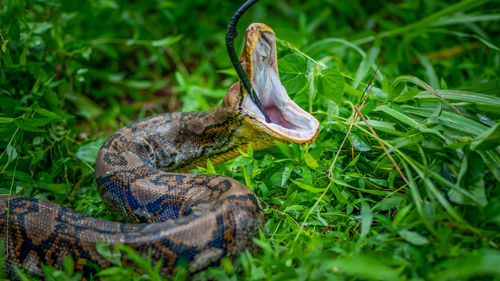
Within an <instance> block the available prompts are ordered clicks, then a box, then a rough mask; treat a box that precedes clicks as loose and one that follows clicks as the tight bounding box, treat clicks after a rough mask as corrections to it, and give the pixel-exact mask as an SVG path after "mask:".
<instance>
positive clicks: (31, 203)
mask: <svg viewBox="0 0 500 281" xmlns="http://www.w3.org/2000/svg"><path fill="white" fill-rule="evenodd" d="M217 114H218V111H217V110H212V111H209V112H198V113H172V114H162V115H157V116H155V117H152V118H147V119H144V120H142V121H139V122H136V123H134V124H132V125H130V126H127V127H125V128H123V129H121V130H119V131H118V132H117V133H115V134H114V135H113V136H112V137H111V138H109V139H108V141H107V142H106V143H105V144H104V146H103V147H102V149H101V151H100V153H99V156H98V159H97V164H96V180H97V183H98V191H99V193H100V195H101V197H102V199H103V201H104V202H105V203H106V205H107V206H108V207H109V208H111V209H112V210H113V211H115V212H116V213H117V214H119V215H121V216H122V217H123V218H125V219H126V220H127V221H129V222H136V223H139V222H157V223H148V224H146V223H143V224H125V223H117V222H109V221H103V220H100V219H95V218H92V217H90V216H87V215H83V214H80V213H77V212H75V211H72V210H69V209H67V208H65V207H61V206H57V205H55V204H52V203H49V202H45V201H40V200H37V199H33V198H26V197H12V198H11V199H10V202H9V200H8V197H7V196H2V197H0V210H2V213H1V215H0V224H1V225H2V227H1V229H0V236H1V237H6V235H5V233H6V232H7V231H8V240H7V241H8V244H7V245H6V247H7V248H8V249H9V252H8V254H9V257H8V259H7V260H6V262H5V265H4V266H5V268H6V269H7V271H9V272H13V271H14V267H15V266H17V267H19V268H24V269H26V270H28V271H29V272H32V273H35V274H42V272H41V269H40V263H43V264H47V265H53V266H56V267H61V266H62V262H63V260H64V257H65V256H67V255H71V256H73V258H74V259H75V264H76V269H77V270H81V269H84V267H85V265H86V264H87V261H92V262H94V263H97V264H99V265H100V266H101V267H106V266H109V265H110V263H109V262H108V261H107V260H105V259H104V258H103V257H102V256H101V255H99V254H98V253H97V251H96V249H95V242H98V241H106V242H108V243H110V244H111V245H112V244H117V243H119V244H124V245H127V246H129V247H131V248H133V249H135V250H137V251H138V252H139V253H140V254H142V255H143V256H147V253H148V250H149V249H150V248H151V254H152V258H153V260H160V259H163V265H162V271H163V272H164V273H165V274H168V273H169V272H170V271H171V270H172V269H173V268H174V266H175V265H176V264H177V263H178V262H179V261H182V262H183V263H184V264H188V265H189V270H190V271H191V272H195V271H197V270H200V269H202V268H204V267H206V266H208V265H210V264H211V263H214V262H216V261H218V260H219V259H220V258H221V257H222V256H223V255H229V256H232V255H233V256H234V255H236V254H238V253H239V252H241V251H242V250H243V249H245V248H246V247H248V246H250V245H249V243H250V239H249V237H253V236H254V235H255V233H256V231H257V229H258V227H259V226H260V224H261V220H262V215H261V213H260V209H259V204H258V202H257V198H256V197H255V195H254V194H253V193H252V192H251V191H250V190H249V189H248V188H247V187H246V186H244V185H242V184H240V183H239V182H237V181H235V180H233V179H230V178H226V177H221V176H214V175H199V174H182V173H169V172H165V171H163V170H169V169H174V168H183V167H182V164H184V163H186V161H189V162H188V163H193V162H195V161H194V160H196V159H206V158H205V157H207V156H208V157H209V156H214V157H215V158H214V159H216V157H217V155H218V154H221V155H222V154H226V153H227V152H228V150H231V148H234V147H239V146H240V145H239V144H238V143H237V138H236V135H237V131H238V126H237V125H238V123H237V122H234V121H233V118H232V117H231V116H227V118H224V117H222V116H217V119H218V120H222V122H220V123H214V122H213V121H212V120H214V119H213V118H215V117H214V115H217ZM208 119H210V120H208ZM209 123H210V125H207V124H209ZM201 126H203V128H202V130H197V129H201ZM222 136H223V137H222ZM9 203H10V204H9ZM7 210H9V215H8V219H9V224H8V226H9V227H8V229H7V223H6V219H7V212H6V211H7Z"/></svg>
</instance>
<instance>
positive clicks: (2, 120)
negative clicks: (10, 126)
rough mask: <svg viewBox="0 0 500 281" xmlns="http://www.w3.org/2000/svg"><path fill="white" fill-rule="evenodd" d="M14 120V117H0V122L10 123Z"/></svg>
mask: <svg viewBox="0 0 500 281" xmlns="http://www.w3.org/2000/svg"><path fill="white" fill-rule="evenodd" d="M12 121H14V118H10V117H0V124H2V123H10V122H12Z"/></svg>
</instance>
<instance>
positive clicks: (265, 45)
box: [224, 23, 319, 148]
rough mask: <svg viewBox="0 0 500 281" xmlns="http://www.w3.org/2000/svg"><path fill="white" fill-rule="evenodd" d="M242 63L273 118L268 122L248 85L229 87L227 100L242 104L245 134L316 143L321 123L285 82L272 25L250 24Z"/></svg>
mask: <svg viewBox="0 0 500 281" xmlns="http://www.w3.org/2000/svg"><path fill="white" fill-rule="evenodd" d="M240 63H241V65H242V67H243V69H244V70H245V72H246V74H247V76H248V79H249V80H250V82H251V83H252V87H253V89H254V90H255V93H256V94H257V96H258V97H259V99H260V101H261V103H262V106H263V108H264V109H265V111H266V112H267V114H268V116H269V119H270V122H266V120H265V117H264V115H263V114H262V112H261V111H260V110H259V108H258V107H257V105H256V104H255V103H254V101H253V100H252V99H251V98H250V96H249V94H248V92H247V91H246V90H245V88H244V87H243V86H242V85H241V84H240V83H236V84H235V85H233V87H231V88H230V89H229V91H228V94H227V95H226V100H225V102H224V103H232V104H235V103H237V104H238V108H237V110H238V111H239V115H240V116H242V118H243V127H244V129H245V130H246V132H245V134H247V135H249V133H250V132H253V134H251V135H254V137H256V138H257V141H258V142H259V141H261V140H262V141H264V142H267V143H269V142H273V141H285V142H288V141H291V142H294V143H299V144H300V143H310V142H312V141H313V140H314V139H315V138H316V136H317V134H318V131H319V122H318V120H317V119H316V118H315V117H314V116H312V115H311V114H309V113H308V112H306V111H305V110H303V109H302V108H300V107H299V106H298V105H297V104H296V103H295V102H294V101H293V100H292V99H290V97H289V96H288V94H287V92H286V89H285V87H284V86H283V85H282V84H281V81H280V77H279V74H278V63H277V55H276V36H275V34H274V31H273V30H272V29H271V28H270V27H269V26H267V25H265V24H262V23H253V24H251V25H250V26H249V27H248V29H247V31H246V34H245V46H244V49H243V53H242V55H241V57H240ZM235 92H237V93H238V94H239V95H236V94H235ZM257 146H269V145H257ZM254 148H255V147H254Z"/></svg>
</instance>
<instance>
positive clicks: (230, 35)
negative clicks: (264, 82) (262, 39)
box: [226, 0, 271, 123]
mask: <svg viewBox="0 0 500 281" xmlns="http://www.w3.org/2000/svg"><path fill="white" fill-rule="evenodd" d="M257 1H259V0H248V1H247V2H245V3H244V4H243V5H242V6H241V7H240V8H239V9H238V10H237V11H236V13H234V15H233V17H232V18H231V20H230V21H229V24H228V26H227V31H226V48H227V52H228V54H229V58H230V59H231V63H232V64H233V66H234V69H235V70H236V73H237V74H238V77H239V78H240V81H241V83H243V86H244V87H245V89H246V90H247V92H248V93H249V95H250V98H251V99H252V101H253V102H254V103H255V105H256V106H257V107H258V108H259V110H260V112H262V114H263V115H264V118H265V119H266V122H268V123H270V122H271V120H270V119H269V116H268V115H267V112H266V110H265V109H264V107H262V103H261V102H260V99H259V97H258V96H257V94H256V93H255V90H254V89H253V87H252V84H251V83H250V80H248V77H247V74H246V73H245V71H244V70H243V67H241V64H240V61H239V60H238V56H236V52H235V51H234V38H236V37H237V36H238V31H237V30H236V25H237V24H238V21H239V20H240V17H241V16H242V15H243V14H244V13H245V12H246V10H247V9H248V8H250V7H251V6H252V5H253V4H255V2H257Z"/></svg>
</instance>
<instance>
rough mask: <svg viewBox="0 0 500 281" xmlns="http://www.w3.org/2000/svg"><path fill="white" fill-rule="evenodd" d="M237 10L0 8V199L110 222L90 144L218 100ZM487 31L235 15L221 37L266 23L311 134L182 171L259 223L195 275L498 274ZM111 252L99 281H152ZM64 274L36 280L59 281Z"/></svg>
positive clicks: (439, 10) (6, 0) (474, 9)
mask: <svg viewBox="0 0 500 281" xmlns="http://www.w3.org/2000/svg"><path fill="white" fill-rule="evenodd" d="M240 2H241V1H202V0H190V1H155V0H145V1H133V2H128V1H124V0H90V1H65V0H64V1H55V0H37V1H35V0H26V1H23V0H0V108H1V111H0V193H1V194H21V195H26V196H31V197H37V198H43V199H48V200H51V201H53V202H56V203H59V204H64V205H66V206H69V207H71V208H73V209H76V210H78V211H80V212H84V213H87V214H90V215H92V216H95V217H101V218H105V219H114V217H113V215H112V214H111V213H109V211H108V210H107V209H106V208H105V207H104V206H103V204H102V203H101V200H100V199H99V197H98V195H97V192H96V189H95V182H94V181H93V172H94V167H93V164H94V162H95V156H96V154H97V151H98V149H99V147H100V145H101V144H102V142H103V141H104V140H105V139H106V137H107V136H109V135H110V134H111V133H112V132H113V131H115V130H117V129H118V128H120V127H122V126H124V125H126V124H128V123H130V122H132V121H134V120H137V119H140V118H143V117H145V116H150V115H154V114H157V113H160V112H168V111H196V110H203V109H208V108H211V107H213V106H215V105H217V104H218V103H219V102H220V100H221V98H222V97H223V96H224V94H225V91H226V89H227V88H228V86H229V85H230V84H232V83H233V82H234V81H236V76H235V72H234V70H232V68H231V66H230V61H229V59H228V57H227V54H226V50H225V46H224V32H225V27H226V25H227V22H228V20H229V18H230V17H231V15H232V13H233V12H234V11H235V10H236V8H237V7H238V6H239V5H240V4H241V3H240ZM499 19H500V6H499V5H498V3H496V4H495V3H489V1H482V0H474V1H470V0H464V1H461V2H457V3H448V1H410V0H408V1H398V3H391V2H390V1H380V2H377V3H375V2H371V1H333V0H326V1H311V0H309V1H298V0H290V1H283V0H279V1H267V0H262V1H261V3H259V4H258V5H256V7H254V8H252V9H251V10H250V11H249V12H248V13H247V14H246V15H245V16H244V17H243V18H242V21H241V22H240V24H239V28H240V34H241V33H242V31H243V30H244V28H245V27H246V26H247V25H248V24H249V23H250V22H264V23H266V24H268V25H269V26H271V27H272V28H273V29H274V30H275V32H276V34H277V36H278V37H279V39H280V40H279V41H278V49H279V60H278V65H279V69H280V74H281V78H282V82H283V83H284V85H285V86H286V88H287V90H288V92H289V94H290V95H291V96H292V98H293V99H294V100H295V101H296V102H297V103H298V104H299V105H301V106H302V107H303V108H305V109H307V110H310V111H311V112H312V113H313V114H314V115H315V116H316V117H317V118H318V119H319V120H320V122H321V132H320V134H319V136H318V138H317V140H316V142H315V143H314V144H311V145H308V146H307V145H306V146H297V145H286V144H282V145H279V146H277V147H276V148H273V149H268V150H265V151H259V152H253V151H252V150H251V149H249V150H248V152H246V153H245V152H242V155H241V156H239V157H238V158H236V159H235V160H234V161H231V162H229V163H225V164H221V165H218V166H216V167H213V166H211V165H208V167H200V169H198V172H208V173H217V174H223V175H228V176H231V177H233V178H236V179H237V180H239V181H241V182H243V183H245V184H246V185H248V186H249V187H250V188H251V189H253V190H254V191H255V193H256V194H257V195H258V197H259V198H260V200H261V203H262V205H263V207H264V212H265V216H266V221H267V223H266V225H265V234H264V233H263V234H262V235H261V236H260V237H258V238H257V239H255V243H256V244H257V245H258V246H259V248H260V250H259V251H258V252H255V253H246V254H244V255H243V256H242V257H240V258H239V259H238V260H236V261H235V262H234V263H232V262H231V261H230V260H223V261H222V262H221V266H220V267H214V268H211V269H208V270H206V271H204V272H201V273H200V274H198V275H197V276H195V278H199V279H202V278H205V277H207V276H213V277H214V278H215V279H216V280H235V279H248V280H260V279H267V280H278V279H279V280H293V279H298V280H306V279H310V280H345V279H349V280H351V279H379V280H398V279H401V280H408V279H412V280H428V279H435V280H444V279H450V280H467V279H472V278H473V279H475V280H478V279H480V278H483V279H485V280H490V279H492V278H494V279H496V280H500V267H499V266H498V265H500V251H499V246H500V127H499V125H498V121H499V118H500V79H499V77H498V74H499V72H500V49H499V46H500V22H499ZM241 39H242V36H240V37H238V40H237V43H239V45H241V42H242V41H241ZM372 77H373V81H374V85H373V87H372V86H371V84H370V81H371V79H372ZM424 81H425V82H424ZM365 90H366V93H367V95H365V94H364V93H365ZM357 110H359V112H358V111H357ZM389 155H390V157H389ZM105 252H106V251H105V249H104V250H103V253H105ZM108 254H109V253H108ZM122 254H126V255H131V256H133V257H134V259H136V260H137V261H138V266H137V268H131V267H127V268H125V267H116V268H113V269H108V270H104V271H101V272H100V273H99V277H100V278H103V279H104V278H110V279H118V278H121V279H136V280H139V279H140V280H143V279H154V280H158V279H159V278H160V277H159V276H158V273H157V269H155V268H154V264H153V265H152V264H151V262H149V261H148V260H143V259H141V258H139V257H136V256H134V253H133V252H130V251H127V250H126V249H125V250H124V252H123V253H122ZM110 258H111V259H115V261H116V256H112V255H110ZM71 264H72V263H71V260H68V262H67V267H66V269H65V270H63V271H58V270H55V269H52V268H49V267H46V268H45V269H44V270H45V272H46V276H47V278H48V279H49V280H68V279H69V278H70V277H69V276H73V279H75V280H76V279H79V277H80V276H81V275H80V274H81V273H75V272H73V270H72V266H71ZM174 277H175V278H176V279H179V280H182V279H183V278H184V277H185V270H183V269H182V268H179V269H178V271H176V275H175V276H174ZM21 278H31V277H27V276H21Z"/></svg>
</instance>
